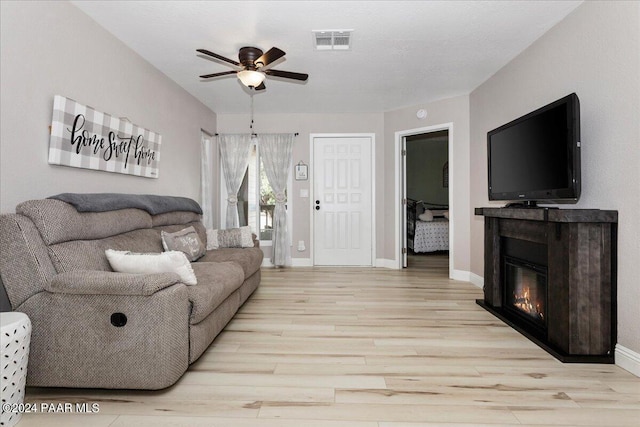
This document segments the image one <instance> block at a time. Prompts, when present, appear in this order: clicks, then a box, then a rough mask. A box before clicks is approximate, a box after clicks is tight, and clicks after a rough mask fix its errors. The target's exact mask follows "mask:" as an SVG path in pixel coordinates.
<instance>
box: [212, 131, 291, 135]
mask: <svg viewBox="0 0 640 427" xmlns="http://www.w3.org/2000/svg"><path fill="white" fill-rule="evenodd" d="M218 135H220V134H219V133H215V134H214V136H218ZM298 135H299V133H298V132H296V133H294V134H293V136H298ZM251 136H258V134H257V133H252V134H251Z"/></svg>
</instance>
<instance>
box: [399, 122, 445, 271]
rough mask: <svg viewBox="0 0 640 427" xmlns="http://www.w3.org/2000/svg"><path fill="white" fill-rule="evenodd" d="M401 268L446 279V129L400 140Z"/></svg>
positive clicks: (413, 135) (408, 136)
mask: <svg viewBox="0 0 640 427" xmlns="http://www.w3.org/2000/svg"><path fill="white" fill-rule="evenodd" d="M402 143H403V144H402V145H403V151H402V153H403V189H404V195H403V199H404V203H403V204H404V207H405V209H404V220H403V223H404V227H403V228H404V230H403V234H404V241H405V244H404V248H405V249H404V250H403V252H404V253H406V256H404V257H403V267H405V268H412V269H427V270H430V271H434V272H435V271H436V270H440V271H443V272H444V273H445V274H446V276H449V271H448V270H449V264H450V260H449V249H450V245H449V241H450V232H449V231H450V226H449V217H450V215H449V207H450V204H449V197H450V196H449V194H450V192H449V152H450V147H449V143H450V132H449V129H441V130H433V131H429V132H424V133H417V134H412V135H407V136H404V137H403V141H402Z"/></svg>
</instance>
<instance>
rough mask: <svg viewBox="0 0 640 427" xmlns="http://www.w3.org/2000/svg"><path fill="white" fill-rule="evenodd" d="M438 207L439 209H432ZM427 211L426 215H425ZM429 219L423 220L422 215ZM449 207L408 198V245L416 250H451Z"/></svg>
mask: <svg viewBox="0 0 640 427" xmlns="http://www.w3.org/2000/svg"><path fill="white" fill-rule="evenodd" d="M427 206H428V205H427ZM432 208H438V209H432ZM425 212H426V215H425ZM421 216H422V218H425V219H429V220H428V221H423V220H421V219H420V217H421ZM447 216H448V207H447V206H439V205H432V206H431V207H429V208H428V209H427V208H425V206H424V202H421V201H415V200H412V199H407V245H408V246H409V249H411V250H413V251H414V252H436V251H448V250H449V219H448V218H446V217H447Z"/></svg>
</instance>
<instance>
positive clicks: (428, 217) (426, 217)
mask: <svg viewBox="0 0 640 427" xmlns="http://www.w3.org/2000/svg"><path fill="white" fill-rule="evenodd" d="M418 219H419V220H420V221H433V213H432V212H431V211H430V210H429V209H425V211H424V212H422V213H421V214H420V215H418Z"/></svg>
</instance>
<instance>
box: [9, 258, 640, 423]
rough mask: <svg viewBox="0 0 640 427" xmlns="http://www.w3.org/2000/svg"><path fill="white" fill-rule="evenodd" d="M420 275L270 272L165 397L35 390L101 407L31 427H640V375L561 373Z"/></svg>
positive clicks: (440, 275)
mask: <svg viewBox="0 0 640 427" xmlns="http://www.w3.org/2000/svg"><path fill="white" fill-rule="evenodd" d="M414 261H415V262H414V264H413V265H414V266H415V267H416V268H410V269H406V270H403V271H395V270H388V269H373V268H370V269H337V268H295V269H266V270H264V273H263V281H262V284H261V286H260V288H259V289H258V291H257V292H256V293H255V294H254V295H253V296H252V298H251V299H250V300H249V301H248V302H247V303H246V304H245V305H244V306H243V307H242V309H241V310H240V312H239V313H238V314H237V315H236V317H235V319H234V320H233V321H232V322H231V323H230V324H229V325H228V326H227V328H226V329H225V331H224V332H223V333H222V334H221V335H219V336H218V338H217V339H216V340H215V342H214V344H213V345H212V346H211V347H210V348H209V349H208V351H207V352H206V353H205V354H204V355H203V356H202V357H201V358H200V360H198V361H197V362H196V363H195V364H193V365H192V366H191V367H190V369H189V371H188V372H187V373H186V374H185V375H184V376H183V377H182V379H181V380H180V381H178V383H177V384H176V385H175V386H173V387H170V388H168V389H166V390H162V391H153V392H145V391H105V390H69V389H33V388H29V389H27V395H26V399H25V401H26V402H70V403H77V402H89V403H92V402H97V403H99V404H100V411H99V413H97V414H84V415H81V414H34V415H25V416H24V417H23V420H22V421H21V422H20V424H19V427H28V426H70V427H72V426H112V427H115V426H118V427H121V426H135V427H147V426H148V427H164V426H184V427H204V426H216V427H218V426H219V427H234V426H242V427H254V426H256V427H303V426H304V427H306V426H310V427H320V426H322V427H325V426H326V427H425V426H449V427H454V426H497V425H501V426H522V425H528V426H558V425H563V426H635V427H638V426H639V425H640V379H639V378H637V377H634V376H633V375H631V374H630V373H628V372H626V371H624V370H622V369H620V368H618V367H616V366H615V365H587V364H562V363H560V362H558V361H557V360H555V359H554V358H553V357H551V356H550V355H549V354H547V353H546V352H545V351H543V350H541V349H540V348H538V347H537V346H536V345H534V344H533V343H531V342H530V341H529V340H527V339H526V338H524V337H523V336H521V335H520V334H519V333H517V332H515V331H514V330H512V329H511V328H509V327H507V326H506V325H505V324H503V323H502V322H501V321H499V320H498V319H496V318H495V317H493V316H492V315H491V314H489V313H488V312H486V311H485V310H483V309H482V308H480V307H479V306H478V305H476V303H475V299H476V298H480V297H481V296H482V292H481V290H480V289H478V288H477V287H475V286H473V285H471V284H469V283H465V282H457V281H453V280H449V279H448V278H447V261H446V256H429V257H419V258H418V259H416V260H414ZM410 265H412V264H411V262H410Z"/></svg>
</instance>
